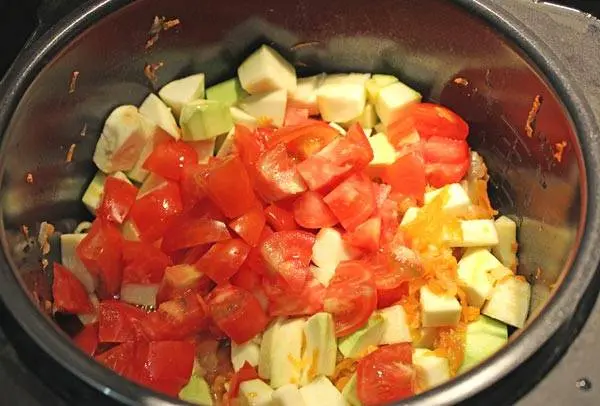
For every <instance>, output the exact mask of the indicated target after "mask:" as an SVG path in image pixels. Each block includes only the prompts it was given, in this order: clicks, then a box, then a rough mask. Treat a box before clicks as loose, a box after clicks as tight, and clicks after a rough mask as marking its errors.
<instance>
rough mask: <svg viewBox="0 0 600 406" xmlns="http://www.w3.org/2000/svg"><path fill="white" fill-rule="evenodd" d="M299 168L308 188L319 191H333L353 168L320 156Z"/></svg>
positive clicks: (312, 158)
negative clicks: (332, 188)
mask: <svg viewBox="0 0 600 406" xmlns="http://www.w3.org/2000/svg"><path fill="white" fill-rule="evenodd" d="M297 168H298V173H300V176H302V179H304V181H305V182H306V185H307V186H308V188H309V189H310V190H318V191H327V190H329V189H331V187H334V186H335V185H337V184H338V183H340V182H341V181H342V179H343V178H344V177H345V176H347V175H348V174H349V173H350V171H351V170H352V168H351V167H342V166H339V165H337V164H335V163H333V162H331V161H330V160H328V159H326V158H324V157H322V156H319V155H318V154H317V155H313V156H311V157H309V158H308V159H306V160H305V161H303V162H300V163H299V164H298V166H297Z"/></svg>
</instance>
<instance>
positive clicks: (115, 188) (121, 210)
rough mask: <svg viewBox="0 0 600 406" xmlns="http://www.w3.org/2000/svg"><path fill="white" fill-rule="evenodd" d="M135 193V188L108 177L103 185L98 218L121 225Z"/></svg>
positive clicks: (127, 183) (131, 204)
mask: <svg viewBox="0 0 600 406" xmlns="http://www.w3.org/2000/svg"><path fill="white" fill-rule="evenodd" d="M137 192H138V190H137V188H136V187H135V186H133V185H132V184H131V183H129V182H125V181H124V180H121V179H118V178H115V177H114V176H109V177H108V178H106V183H105V184H104V195H103V196H102V202H101V203H100V207H99V208H98V212H97V213H98V217H102V218H104V219H106V220H108V221H112V222H115V223H118V224H122V223H123V221H125V219H126V218H127V215H128V214H129V211H130V210H131V206H133V203H134V202H135V197H136V195H137Z"/></svg>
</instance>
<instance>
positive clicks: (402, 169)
mask: <svg viewBox="0 0 600 406" xmlns="http://www.w3.org/2000/svg"><path fill="white" fill-rule="evenodd" d="M381 178H382V180H383V181H384V182H385V183H387V184H389V185H390V186H391V187H392V191H393V192H394V193H399V194H401V195H403V196H408V197H413V198H415V199H416V200H417V201H419V202H422V201H423V196H424V195H425V186H426V185H427V181H426V177H425V164H424V163H423V159H422V158H421V157H419V156H417V155H416V154H407V155H404V156H401V157H399V158H398V159H396V162H394V163H393V164H392V165H389V166H387V167H386V169H385V170H384V171H383V173H382V176H381Z"/></svg>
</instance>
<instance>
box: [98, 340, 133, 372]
mask: <svg viewBox="0 0 600 406" xmlns="http://www.w3.org/2000/svg"><path fill="white" fill-rule="evenodd" d="M135 349H136V344H135V343H133V342H126V343H123V344H120V345H117V346H116V347H113V348H111V349H110V350H108V351H105V352H103V353H102V354H100V355H96V357H95V359H96V361H98V362H99V363H101V364H102V365H104V366H105V367H107V368H110V369H112V370H113V371H115V372H116V373H117V374H119V375H123V376H128V375H131V369H132V368H131V367H132V364H133V362H134V360H135Z"/></svg>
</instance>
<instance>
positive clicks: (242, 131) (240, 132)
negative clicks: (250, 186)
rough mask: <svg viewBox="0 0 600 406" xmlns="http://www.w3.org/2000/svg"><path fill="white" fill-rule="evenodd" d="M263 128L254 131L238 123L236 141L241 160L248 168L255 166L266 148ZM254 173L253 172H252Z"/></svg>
mask: <svg viewBox="0 0 600 406" xmlns="http://www.w3.org/2000/svg"><path fill="white" fill-rule="evenodd" d="M260 131H261V129H260V128H259V129H257V130H256V133H253V132H252V131H250V129H248V127H246V126H243V125H239V124H236V125H235V135H234V139H233V141H234V143H235V148H236V151H237V153H238V154H239V156H240V159H241V161H242V162H243V163H244V165H245V166H246V167H247V168H254V165H255V164H256V162H257V161H258V159H259V158H260V156H261V155H262V153H263V152H264V150H265V145H264V143H263V141H262V140H261V138H262V137H260V136H259V135H260V134H259V133H260ZM251 175H252V174H251Z"/></svg>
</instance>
